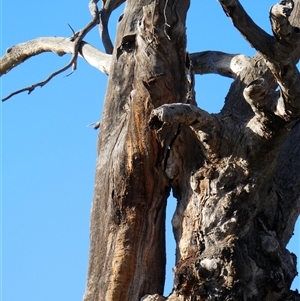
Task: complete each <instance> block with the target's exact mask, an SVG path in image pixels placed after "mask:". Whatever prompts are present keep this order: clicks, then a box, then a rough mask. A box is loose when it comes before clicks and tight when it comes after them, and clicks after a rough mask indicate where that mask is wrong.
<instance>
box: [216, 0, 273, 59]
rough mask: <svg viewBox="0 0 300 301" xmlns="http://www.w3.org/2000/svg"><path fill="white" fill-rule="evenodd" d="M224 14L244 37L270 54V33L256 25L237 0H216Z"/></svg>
mask: <svg viewBox="0 0 300 301" xmlns="http://www.w3.org/2000/svg"><path fill="white" fill-rule="evenodd" d="M218 1H219V3H220V4H221V5H222V8H223V10H224V11H225V13H226V15H227V16H228V17H230V19H231V20H232V22H233V24H234V26H235V27H236V28H237V29H238V30H239V31H240V32H241V34H242V35H243V36H244V37H245V39H246V40H247V41H248V42H249V43H250V44H251V45H252V46H253V47H254V48H255V49H256V50H257V51H260V52H262V53H264V54H266V55H268V56H270V55H272V52H271V48H270V46H271V44H272V43H274V39H273V37H272V36H271V35H269V34H268V33H266V32H265V31H264V30H262V29H261V28H260V27H259V26H258V25H256V24H255V23H254V22H253V20H252V19H251V18H250V16H249V15H248V14H247V13H246V11H245V10H244V8H243V7H242V5H241V4H240V2H239V1H238V0H218Z"/></svg>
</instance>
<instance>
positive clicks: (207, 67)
mask: <svg viewBox="0 0 300 301" xmlns="http://www.w3.org/2000/svg"><path fill="white" fill-rule="evenodd" d="M189 58H190V60H191V62H192V65H193V69H194V72H195V74H208V73H215V74H219V75H222V76H226V77H231V78H236V76H237V75H238V74H239V73H240V71H241V70H242V69H243V68H244V67H245V66H246V64H247V63H248V62H249V60H250V58H249V57H247V56H245V55H242V54H228V53H224V52H220V51H203V52H196V53H190V54H189Z"/></svg>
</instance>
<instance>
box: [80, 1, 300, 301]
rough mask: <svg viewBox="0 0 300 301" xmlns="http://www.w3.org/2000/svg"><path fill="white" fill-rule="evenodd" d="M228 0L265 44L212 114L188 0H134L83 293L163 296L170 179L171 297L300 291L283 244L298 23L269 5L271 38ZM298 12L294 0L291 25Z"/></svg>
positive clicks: (107, 121)
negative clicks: (196, 84)
mask: <svg viewBox="0 0 300 301" xmlns="http://www.w3.org/2000/svg"><path fill="white" fill-rule="evenodd" d="M219 2H220V3H221V5H222V6H223V8H224V10H225V11H226V13H227V14H228V16H230V17H231V18H232V20H233V23H234V25H235V26H236V27H237V28H238V29H239V30H240V31H241V32H242V34H243V35H244V36H245V37H246V38H247V39H248V40H249V41H250V43H251V44H252V45H253V46H254V47H255V48H256V49H258V50H259V51H260V53H259V54H257V55H256V56H254V57H253V58H252V59H251V60H250V61H249V62H248V64H247V66H246V67H245V68H244V69H243V70H242V71H241V73H240V74H239V76H238V77H237V78H236V79H235V81H234V82H233V84H232V86H231V88H230V91H229V93H228V95H227V98H226V103H225V106H224V108H223V109H222V111H221V112H220V113H219V114H216V115H214V114H208V113H206V112H205V111H203V110H201V109H199V108H197V107H196V106H195V101H194V93H193V66H192V64H191V62H190V60H189V59H188V55H187V53H186V36H185V19H186V13H187V10H188V7H189V1H185V0H181V1H175V0H173V1H172V0H169V1H167V0H165V1H163V0H156V1H151V0H141V1H133V0H130V1H127V3H126V8H125V12H124V15H123V16H122V18H120V21H119V24H118V34H117V38H116V42H115V46H114V51H113V58H112V65H111V67H110V76H109V83H108V88H107V94H106V100H105V108H104V113H103V117H102V121H101V131H100V134H99V145H98V152H99V154H98V161H97V167H96V183H95V196H94V202H93V207H92V216H91V247H90V260H89V271H88V281H87V288H86V293H85V297H84V300H85V301H108V300H109V301H118V300H122V301H125V300H140V299H141V298H142V297H143V296H145V295H152V296H147V297H144V298H143V300H163V298H162V297H160V296H159V295H161V294H162V293H163V286H164V273H165V225H164V223H165V208H166V199H167V197H168V195H169V193H170V189H173V193H174V195H175V197H176V198H177V200H178V205H177V209H176V212H175V215H174V217H173V221H172V223H173V228H174V233H175V238H176V242H177V251H176V261H177V264H176V267H175V269H174V273H175V279H174V290H173V292H172V294H171V295H170V296H169V297H168V298H167V299H166V300H170V301H171V300H173V301H174V300H266V301H268V300H272V301H275V300H300V296H299V294H298V293H296V292H291V291H290V285H291V283H292V281H293V279H294V277H295V275H296V268H295V267H296V258H295V256H294V255H293V254H290V253H289V251H288V250H287V249H286V248H285V247H286V244H287V242H288V241H289V239H290V237H291V235H292V233H293V228H294V224H295V221H296V219H297V217H298V215H299V212H300V144H299V141H300V123H299V117H300V76H299V72H298V70H297V68H296V67H295V64H296V62H297V61H298V59H299V57H300V47H299V45H300V44H299V41H300V37H298V36H299V35H300V34H299V32H300V30H299V29H294V28H293V29H292V30H293V33H292V34H289V35H287V34H285V33H286V32H287V31H288V30H290V27H288V25H286V24H285V23H284V22H285V20H286V18H282V19H280V18H279V17H278V18H279V19H278V18H277V15H276V12H275V11H274V16H273V15H272V14H271V17H272V18H273V17H274V20H273V19H272V18H271V20H272V22H273V23H272V24H273V27H272V28H273V31H274V35H275V38H273V37H271V36H265V35H264V34H262V33H261V32H260V31H259V30H258V29H257V28H255V27H252V24H251V23H249V22H250V21H249V20H248V19H247V17H246V16H244V15H243V10H242V9H241V7H240V5H239V3H238V2H237V1H219ZM283 2H285V3H281V6H284V7H285V6H287V5H288V4H289V3H290V1H283ZM286 2H287V3H286ZM299 14H300V1H299V0H298V1H295V8H294V10H293V15H292V18H290V20H292V21H293V22H292V24H294V25H298V26H299V25H300V24H299ZM244 21H245V22H244ZM248 21H249V22H248ZM243 22H244V23H245V24H246V25H247V26H248V27H249V29H250V31H248V29H247V26H245V24H243ZM247 22H248V23H247ZM296 22H298V24H296ZM249 24H250V25H249ZM282 24H285V25H286V27H284V26H285V25H282ZM282 26H283V27H282ZM277 29H278V32H277ZM285 30H286V31H285ZM258 33H259V34H258ZM255 34H257V35H256V37H255ZM253 36H254V37H253ZM271 38H272V39H271ZM270 45H271V46H270ZM269 46H270V47H269ZM272 47H273V48H272ZM274 49H275V50H276V51H273V50H274ZM278 84H279V86H280V88H281V90H280V92H279V91H276V87H277V85H278ZM151 112H152V113H151ZM150 118H151V119H150ZM149 120H151V121H150V123H149ZM150 128H151V129H150Z"/></svg>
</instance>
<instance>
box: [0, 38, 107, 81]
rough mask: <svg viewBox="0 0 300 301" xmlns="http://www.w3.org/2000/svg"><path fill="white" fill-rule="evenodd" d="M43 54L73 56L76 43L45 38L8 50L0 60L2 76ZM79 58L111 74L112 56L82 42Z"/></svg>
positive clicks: (65, 39) (68, 39)
mask: <svg viewBox="0 0 300 301" xmlns="http://www.w3.org/2000/svg"><path fill="white" fill-rule="evenodd" d="M43 52H54V53H56V54H57V55H59V56H62V55H64V54H66V53H70V54H73V52H74V43H73V42H72V41H70V38H64V37H43V38H37V39H34V40H31V41H28V42H25V43H20V44H18V45H15V46H13V47H11V48H8V49H7V51H6V54H5V55H4V56H3V57H1V58H0V65H1V69H0V76H2V75H3V74H6V73H8V72H9V71H10V70H12V69H13V68H15V67H17V66H18V65H20V64H21V63H23V62H25V61H26V60H27V59H29V58H31V57H32V56H35V55H38V54H41V53H43ZM79 56H81V57H83V58H84V59H85V60H86V61H87V62H88V63H89V64H90V65H91V66H93V67H95V68H96V69H98V70H100V71H101V72H103V73H105V74H109V66H110V60H111V55H109V54H106V53H103V52H101V51H100V50H98V49H97V48H95V47H93V46H92V45H90V44H88V43H86V42H84V41H82V42H81V44H80V47H79Z"/></svg>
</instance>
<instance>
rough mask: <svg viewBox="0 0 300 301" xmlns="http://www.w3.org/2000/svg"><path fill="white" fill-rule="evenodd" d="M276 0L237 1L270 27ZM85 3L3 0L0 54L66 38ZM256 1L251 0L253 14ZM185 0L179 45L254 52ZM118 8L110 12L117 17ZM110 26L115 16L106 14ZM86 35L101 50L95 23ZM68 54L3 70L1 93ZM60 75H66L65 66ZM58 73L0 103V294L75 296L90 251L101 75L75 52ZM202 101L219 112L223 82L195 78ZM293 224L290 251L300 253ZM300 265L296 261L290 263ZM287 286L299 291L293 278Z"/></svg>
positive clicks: (17, 298) (81, 20)
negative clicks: (71, 64)
mask: <svg viewBox="0 0 300 301" xmlns="http://www.w3.org/2000/svg"><path fill="white" fill-rule="evenodd" d="M274 3H275V2H273V1H270V0H264V1H253V0H251V1H250V0H248V1H242V4H243V5H244V6H245V7H246V8H247V10H248V12H249V14H250V15H251V16H252V17H253V19H254V20H255V21H256V22H257V23H258V24H259V25H260V26H261V27H262V28H264V29H265V30H266V31H268V32H270V27H269V18H268V11H269V8H270V6H271V5H273V4H274ZM87 5H88V1H84V0H80V1H76V4H75V3H73V2H69V1H58V0H52V1H37V0H29V1H21V0H16V1H13V2H11V1H3V2H2V18H1V19H2V39H1V40H2V44H1V55H2V54H3V53H4V52H5V50H6V49H7V48H8V47H10V46H12V45H14V44H17V43H20V42H24V41H27V40H30V39H33V38H36V37H42V36H66V37H68V36H71V31H70V29H69V27H68V25H67V23H69V24H70V25H71V26H72V27H73V28H74V29H75V30H79V29H81V28H82V27H84V26H85V24H87V22H89V20H90V14H89V11H88V8H87ZM257 5H259V12H258V8H257ZM204 8H205V11H204V12H203V5H202V2H201V1H199V0H194V1H192V5H191V9H190V11H189V15H188V23H187V30H188V51H189V52H196V51H203V50H221V51H225V52H231V53H243V54H247V55H249V56H251V55H253V54H254V53H255V50H254V49H252V48H251V47H250V46H249V45H248V43H247V42H246V41H245V40H244V39H243V38H242V37H241V35H240V34H239V33H238V32H237V31H236V30H235V29H234V28H233V26H232V24H231V22H230V20H229V19H228V18H227V17H226V16H225V14H224V12H223V10H222V9H221V7H220V6H219V4H218V3H217V1H210V3H209V4H208V3H207V4H206V5H205V6H204ZM119 14H120V11H118V12H117V13H115V14H114V19H115V18H117V17H118V15H119ZM110 27H111V32H113V31H114V29H115V26H114V23H113V22H111V26H110ZM86 40H87V41H89V42H90V43H92V44H93V45H94V46H96V47H99V48H102V46H101V43H100V40H99V38H98V31H97V29H95V30H94V31H93V32H92V33H90V34H89V35H88V36H87V38H86ZM69 58H70V57H69V56H67V55H66V56H64V57H62V58H61V57H58V56H56V55H54V54H43V55H40V56H38V57H35V58H33V59H31V60H29V61H27V62H25V63H24V64H22V65H21V66H19V67H18V68H16V69H14V70H13V71H11V72H10V73H9V74H8V75H6V76H3V77H2V82H1V91H2V96H5V95H7V94H8V93H10V92H12V91H14V90H16V89H19V88H22V87H24V86H28V85H30V84H32V83H35V82H37V81H39V80H42V79H44V78H46V77H47V76H48V75H49V74H50V73H51V72H53V71H55V70H56V69H58V68H60V67H62V66H64V64H65V63H66V62H67V61H68V60H69ZM65 74H67V73H65ZM65 74H64V75H59V76H58V77H56V78H55V79H53V80H52V81H51V82H50V83H49V84H47V85H46V86H45V87H43V88H37V90H35V91H34V92H33V93H32V94H30V95H27V94H25V93H24V94H20V95H18V96H15V97H14V98H12V99H10V100H8V101H7V102H6V103H4V104H3V105H2V118H1V120H2V289H3V296H2V297H3V299H2V300H3V301H21V300H22V301H23V300H26V301H41V300H43V301H50V300H51V301H53V300H55V301H65V300H72V301H75V300H81V299H82V296H83V293H84V289H85V280H86V272H87V262H88V251H89V216H90V208H91V202H92V197H93V186H94V169H95V162H96V140H97V132H96V131H94V130H93V129H92V128H87V125H88V124H89V123H91V122H94V121H98V120H99V119H100V118H101V110H102V106H103V99H104V96H105V88H106V82H107V77H106V75H103V74H101V73H100V72H98V71H97V70H95V69H93V68H92V67H91V66H89V65H88V64H87V63H86V62H85V61H84V60H82V59H80V60H79V63H78V70H77V71H76V72H75V73H74V74H73V75H71V76H69V77H65ZM196 81H197V87H196V88H197V101H198V104H199V106H200V107H201V108H204V109H206V110H208V111H209V112H218V111H219V110H220V108H221V107H222V105H223V103H224V97H225V96H226V93H227V91H228V88H229V85H230V83H231V80H230V79H227V78H222V77H220V76H215V75H207V76H197V78H196ZM174 205H175V201H174V200H173V199H170V206H169V207H168V221H167V228H168V234H167V235H168V239H167V245H168V266H167V271H168V275H167V285H166V292H167V293H168V292H169V291H170V290H171V286H172V281H171V277H172V267H173V265H174V253H175V250H174V240H173V237H172V233H170V216H171V215H172V214H173V211H174ZM299 228H300V225H299V223H298V225H297V227H296V231H295V235H294V237H293V239H292V242H291V244H290V246H289V247H290V249H291V250H292V251H293V252H294V253H296V254H298V256H299V255H300V250H299V232H300V231H299ZM298 270H299V265H298ZM293 287H294V288H298V289H300V283H299V277H297V278H296V280H295V281H294V285H293Z"/></svg>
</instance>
